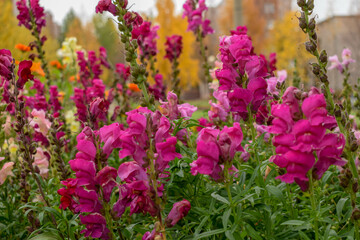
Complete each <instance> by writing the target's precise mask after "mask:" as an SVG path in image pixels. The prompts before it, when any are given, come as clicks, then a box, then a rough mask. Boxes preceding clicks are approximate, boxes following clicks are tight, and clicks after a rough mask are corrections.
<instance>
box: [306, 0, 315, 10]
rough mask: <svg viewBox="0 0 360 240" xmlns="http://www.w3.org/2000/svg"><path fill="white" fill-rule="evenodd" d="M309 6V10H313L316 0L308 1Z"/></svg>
mask: <svg viewBox="0 0 360 240" xmlns="http://www.w3.org/2000/svg"><path fill="white" fill-rule="evenodd" d="M307 8H308V10H309V11H312V10H313V9H314V0H308V1H307Z"/></svg>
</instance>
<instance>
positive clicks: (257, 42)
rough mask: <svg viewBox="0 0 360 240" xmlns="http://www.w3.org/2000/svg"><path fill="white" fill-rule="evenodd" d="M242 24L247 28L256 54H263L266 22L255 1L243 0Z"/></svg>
mask: <svg viewBox="0 0 360 240" xmlns="http://www.w3.org/2000/svg"><path fill="white" fill-rule="evenodd" d="M242 9H243V13H244V16H243V23H244V25H245V26H247V28H248V34H249V36H250V37H251V39H252V42H253V46H254V49H255V52H256V53H258V54H259V53H263V51H264V48H265V46H266V28H265V27H266V20H265V18H264V17H263V15H262V14H261V12H260V10H259V8H258V6H257V4H256V2H255V0H243V2H242Z"/></svg>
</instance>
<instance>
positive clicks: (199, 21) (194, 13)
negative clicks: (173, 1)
mask: <svg viewBox="0 0 360 240" xmlns="http://www.w3.org/2000/svg"><path fill="white" fill-rule="evenodd" d="M183 9H184V14H183V18H184V17H187V19H188V23H189V26H188V31H192V32H194V33H195V34H197V32H198V31H200V32H201V35H202V36H203V37H204V36H206V35H208V34H212V33H214V29H212V28H211V27H210V20H208V19H205V16H204V15H205V11H206V10H207V9H208V8H207V6H206V4H205V0H187V1H186V2H185V3H184V5H183Z"/></svg>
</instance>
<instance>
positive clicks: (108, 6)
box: [95, 0, 126, 16]
mask: <svg viewBox="0 0 360 240" xmlns="http://www.w3.org/2000/svg"><path fill="white" fill-rule="evenodd" d="M124 8H126V5H125V6H124ZM104 11H107V12H110V13H111V14H112V15H114V16H116V14H117V13H118V12H117V9H116V6H115V5H114V4H113V3H112V2H111V0H100V1H99V3H98V4H97V5H96V8H95V12H96V13H103V12H104Z"/></svg>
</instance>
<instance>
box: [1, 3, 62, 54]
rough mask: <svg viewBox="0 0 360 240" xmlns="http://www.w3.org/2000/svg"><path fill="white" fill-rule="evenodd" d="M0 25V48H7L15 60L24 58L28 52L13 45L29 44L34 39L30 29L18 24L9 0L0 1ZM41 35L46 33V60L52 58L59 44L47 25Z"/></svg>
mask: <svg viewBox="0 0 360 240" xmlns="http://www.w3.org/2000/svg"><path fill="white" fill-rule="evenodd" d="M0 26H1V31H0V49H2V48H6V49H9V50H10V51H11V53H12V56H13V57H14V58H15V59H16V60H23V59H26V58H27V56H28V55H29V52H27V53H22V52H21V51H20V50H18V49H16V48H15V45H16V44H19V43H20V44H24V45H29V43H30V42H32V41H34V40H35V39H34V37H33V36H31V33H30V30H28V29H26V28H25V27H23V26H18V20H17V19H16V16H15V15H14V13H13V5H12V2H11V1H10V0H1V1H0ZM43 35H46V37H47V41H46V42H45V46H44V50H45V57H46V58H47V59H48V60H54V59H55V58H56V50H57V49H58V48H59V44H58V42H57V41H56V39H54V38H53V37H52V36H51V34H50V31H49V29H48V27H46V28H45V29H43Z"/></svg>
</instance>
